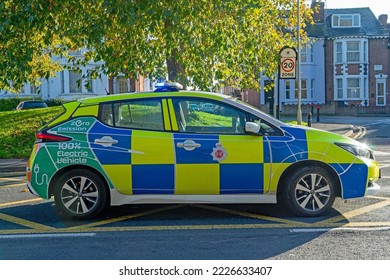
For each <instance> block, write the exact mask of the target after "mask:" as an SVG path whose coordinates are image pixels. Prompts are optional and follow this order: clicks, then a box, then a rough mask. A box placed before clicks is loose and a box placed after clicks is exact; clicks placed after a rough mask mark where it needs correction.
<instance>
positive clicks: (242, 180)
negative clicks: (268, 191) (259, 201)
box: [220, 163, 264, 194]
mask: <svg viewBox="0 0 390 280" xmlns="http://www.w3.org/2000/svg"><path fill="white" fill-rule="evenodd" d="M263 178H264V170H263V164H261V163H248V164H221V165H220V193H221V194H240V193H241V194H245V193H257V194H261V193H263V190H264V179H263Z"/></svg>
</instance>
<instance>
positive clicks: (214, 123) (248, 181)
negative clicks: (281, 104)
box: [27, 84, 380, 219]
mask: <svg viewBox="0 0 390 280" xmlns="http://www.w3.org/2000/svg"><path fill="white" fill-rule="evenodd" d="M175 85H176V84H168V86H167V85H165V86H162V87H160V88H158V90H157V91H158V92H148V93H131V94H121V95H111V96H104V97H93V98H86V99H80V100H78V101H73V102H69V103H66V104H64V108H65V110H64V112H63V113H62V114H60V115H59V116H57V117H56V118H55V119H53V120H52V121H50V122H49V123H48V124H46V125H44V126H43V127H42V128H40V130H39V131H38V132H37V133H36V143H35V145H34V147H33V150H32V153H31V156H30V159H29V162H28V167H27V178H28V188H29V190H30V191H31V192H32V193H33V194H35V195H37V196H40V197H42V198H44V199H49V198H50V197H52V196H54V199H55V204H56V207H57V209H58V210H59V212H60V213H62V214H63V215H65V216H68V217H71V218H76V219H89V218H92V217H95V216H97V215H98V214H99V213H100V212H101V211H102V210H103V209H104V208H105V207H107V206H109V205H123V204H141V203H159V204H161V203H252V204H253V203H258V204H260V203H277V202H281V203H283V204H284V205H286V206H287V208H288V209H289V210H291V211H292V212H293V213H295V214H296V215H300V216H317V215H321V214H323V213H324V212H325V211H327V210H328V209H329V208H331V207H332V204H333V202H334V200H335V197H341V198H343V199H351V198H358V197H363V196H365V195H367V194H370V193H372V192H374V191H377V190H378V189H379V186H378V185H377V184H376V183H375V181H377V180H378V178H379V174H380V172H379V166H378V163H377V162H376V161H375V160H374V156H373V151H372V150H370V149H369V148H368V147H367V146H366V145H364V144H362V143H359V142H357V141H355V140H353V139H350V138H347V137H344V136H341V135H337V134H333V133H329V132H326V131H322V130H318V129H313V128H309V127H303V126H293V125H289V124H285V123H282V122H280V121H278V120H276V119H274V118H273V117H271V116H269V115H267V114H265V113H263V112H261V111H259V110H258V109H256V108H253V107H251V106H249V105H247V104H245V103H243V102H239V101H237V100H235V99H233V98H232V97H229V96H227V95H222V94H216V93H207V92H191V91H180V92H178V91H177V89H176V87H175ZM194 108H196V109H194ZM209 108H214V109H213V110H209Z"/></svg>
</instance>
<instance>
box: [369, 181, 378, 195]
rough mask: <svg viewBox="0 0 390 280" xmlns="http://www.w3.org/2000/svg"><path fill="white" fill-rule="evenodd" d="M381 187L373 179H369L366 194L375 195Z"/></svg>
mask: <svg viewBox="0 0 390 280" xmlns="http://www.w3.org/2000/svg"><path fill="white" fill-rule="evenodd" d="M380 189H381V186H379V185H378V184H377V183H375V182H373V181H369V182H368V185H367V189H366V194H365V195H373V194H377V193H378V192H379V191H380Z"/></svg>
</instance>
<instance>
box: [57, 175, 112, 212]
mask: <svg viewBox="0 0 390 280" xmlns="http://www.w3.org/2000/svg"><path fill="white" fill-rule="evenodd" d="M54 199H55V202H56V207H57V210H58V212H59V213H60V214H61V215H63V216H65V217H71V218H75V219H90V218H93V217H96V216H97V215H98V214H99V213H100V212H101V211H102V210H103V209H104V207H105V206H106V202H107V189H106V186H105V183H104V182H103V181H102V179H101V178H100V177H99V176H97V175H96V174H95V173H93V172H91V171H89V170H71V171H69V172H67V173H65V174H64V175H62V176H61V177H60V179H59V180H58V182H57V184H56V187H55V191H54Z"/></svg>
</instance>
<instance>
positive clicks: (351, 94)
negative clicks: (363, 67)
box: [346, 77, 362, 100]
mask: <svg viewBox="0 0 390 280" xmlns="http://www.w3.org/2000/svg"><path fill="white" fill-rule="evenodd" d="M346 81H347V83H346V87H347V91H346V95H347V96H346V99H348V100H356V99H362V98H361V97H362V79H361V78H360V77H348V78H347V79H346ZM356 81H357V82H358V85H357V86H356V85H351V83H352V82H356ZM356 95H358V96H356Z"/></svg>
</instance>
